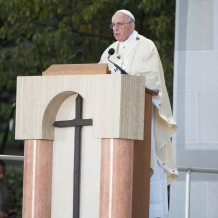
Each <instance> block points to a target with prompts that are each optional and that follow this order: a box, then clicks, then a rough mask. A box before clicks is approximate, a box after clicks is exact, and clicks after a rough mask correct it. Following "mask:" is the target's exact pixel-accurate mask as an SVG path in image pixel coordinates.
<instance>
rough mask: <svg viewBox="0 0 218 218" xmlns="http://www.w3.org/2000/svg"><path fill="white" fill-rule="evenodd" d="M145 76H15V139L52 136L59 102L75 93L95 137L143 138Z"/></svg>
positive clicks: (52, 137)
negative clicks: (85, 106)
mask: <svg viewBox="0 0 218 218" xmlns="http://www.w3.org/2000/svg"><path fill="white" fill-rule="evenodd" d="M144 80H145V77H138V76H127V75H80V76H77V75H74V76H44V77H42V76H33V77H18V79H17V110H16V135H15V137H16V139H47V140H53V139H54V128H53V125H52V124H53V122H54V121H55V117H56V114H57V111H58V109H59V107H60V105H61V104H62V103H63V101H64V100H65V99H66V98H68V97H69V96H70V95H73V94H74V93H79V94H80V95H81V96H82V97H83V98H84V100H85V101H87V104H89V105H90V110H91V112H92V115H93V122H94V125H93V127H94V128H93V136H94V137H95V138H126V139H138V140H141V139H143V125H144V114H143V113H144V95H145V90H144V84H145V81H144Z"/></svg>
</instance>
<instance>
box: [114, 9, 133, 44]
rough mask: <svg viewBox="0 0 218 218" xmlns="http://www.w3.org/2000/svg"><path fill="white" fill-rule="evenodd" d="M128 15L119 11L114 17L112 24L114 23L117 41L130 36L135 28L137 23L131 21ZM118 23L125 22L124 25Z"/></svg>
mask: <svg viewBox="0 0 218 218" xmlns="http://www.w3.org/2000/svg"><path fill="white" fill-rule="evenodd" d="M129 22H130V21H129V19H128V16H127V15H126V14H124V13H121V12H118V13H116V14H115V15H114V16H113V17H112V24H114V25H115V26H114V28H113V32H114V37H115V39H116V40H117V41H119V42H123V41H125V40H127V39H128V38H129V36H130V35H131V34H132V32H133V31H134V28H135V24H134V23H133V22H132V23H129ZM117 23H125V24H124V25H122V26H120V27H117V26H116V24H117Z"/></svg>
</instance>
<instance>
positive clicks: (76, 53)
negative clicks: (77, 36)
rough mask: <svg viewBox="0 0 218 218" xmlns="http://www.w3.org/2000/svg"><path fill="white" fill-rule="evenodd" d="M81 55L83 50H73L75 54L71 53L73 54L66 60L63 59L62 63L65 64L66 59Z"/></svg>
mask: <svg viewBox="0 0 218 218" xmlns="http://www.w3.org/2000/svg"><path fill="white" fill-rule="evenodd" d="M81 55H83V51H82V50H78V51H76V52H75V54H74V55H73V56H71V57H69V58H68V59H67V60H65V61H64V62H63V63H62V64H65V63H66V62H67V61H68V60H70V59H71V58H73V57H75V56H76V57H79V56H81Z"/></svg>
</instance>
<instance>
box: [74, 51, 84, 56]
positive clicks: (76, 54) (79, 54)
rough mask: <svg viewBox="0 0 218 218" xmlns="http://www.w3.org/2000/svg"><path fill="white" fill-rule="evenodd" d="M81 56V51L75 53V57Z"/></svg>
mask: <svg viewBox="0 0 218 218" xmlns="http://www.w3.org/2000/svg"><path fill="white" fill-rule="evenodd" d="M82 54H83V51H82V50H78V51H76V53H75V56H77V57H79V56H81V55H82Z"/></svg>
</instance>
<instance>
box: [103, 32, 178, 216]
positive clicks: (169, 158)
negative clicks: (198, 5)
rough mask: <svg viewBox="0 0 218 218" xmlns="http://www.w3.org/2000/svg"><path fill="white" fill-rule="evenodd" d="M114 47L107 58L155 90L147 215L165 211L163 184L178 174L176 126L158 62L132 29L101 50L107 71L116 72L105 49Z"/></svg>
mask: <svg viewBox="0 0 218 218" xmlns="http://www.w3.org/2000/svg"><path fill="white" fill-rule="evenodd" d="M110 48H114V49H115V54H114V55H113V56H111V57H110V60H111V61H112V62H114V63H116V64H117V65H119V66H121V67H122V68H123V69H124V70H125V71H126V72H127V73H128V74H130V75H137V76H142V75H144V76H146V84H145V86H146V87H147V88H149V89H155V90H158V91H159V93H158V96H155V97H152V102H153V105H155V106H153V119H152V137H151V138H152V150H153V152H152V153H153V157H151V159H152V160H153V161H152V163H151V168H152V170H153V171H154V174H153V175H152V177H151V181H150V217H163V216H164V215H165V214H167V210H168V206H167V202H168V201H167V184H169V183H170V182H172V181H173V180H175V179H176V178H177V177H178V170H177V167H176V163H175V160H174V156H173V152H172V146H171V140H170V138H171V137H172V135H173V133H174V132H175V131H176V129H177V125H176V123H175V121H174V119H173V117H172V112H171V107H170V103H169V97H168V94H167V91H166V86H165V80H164V74H163V68H162V64H161V61H160V58H159V55H158V52H157V49H156V47H155V45H154V43H153V42H152V41H151V40H149V39H147V38H145V37H143V36H141V35H139V34H138V33H137V32H136V31H134V32H133V33H132V34H131V36H130V37H129V38H128V39H127V40H126V41H125V42H118V41H117V42H115V43H113V44H112V45H111V46H109V47H108V48H107V49H106V50H105V52H104V53H103V55H102V57H101V60H100V63H108V67H109V69H110V71H111V73H120V71H119V70H118V69H117V68H116V67H114V65H113V64H111V63H110V62H109V61H108V50H109V49H110Z"/></svg>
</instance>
